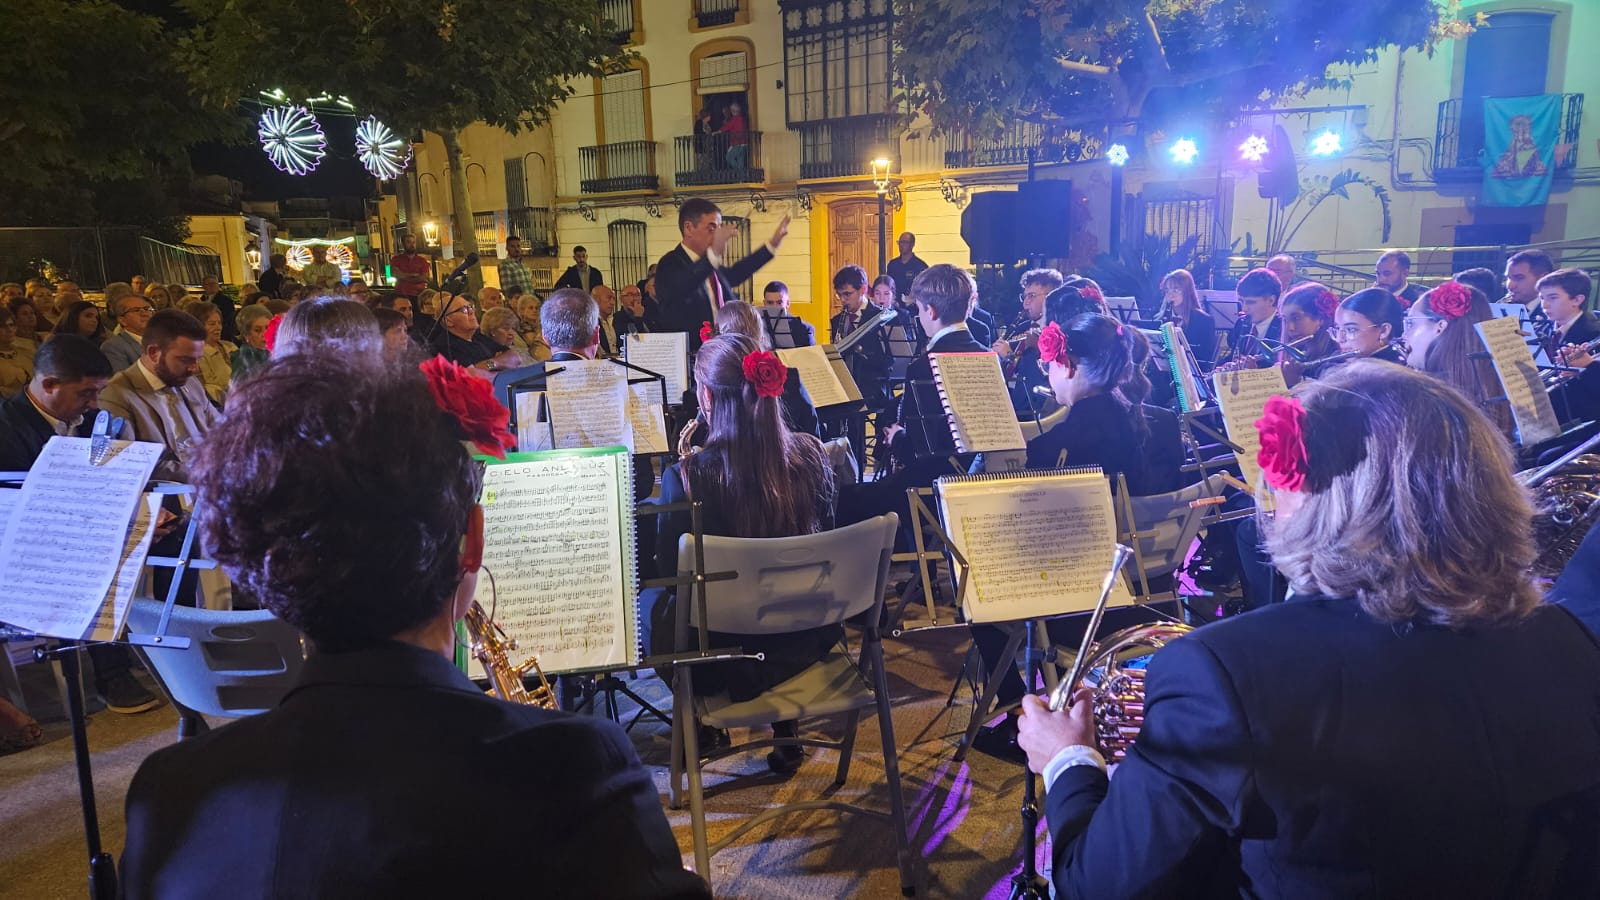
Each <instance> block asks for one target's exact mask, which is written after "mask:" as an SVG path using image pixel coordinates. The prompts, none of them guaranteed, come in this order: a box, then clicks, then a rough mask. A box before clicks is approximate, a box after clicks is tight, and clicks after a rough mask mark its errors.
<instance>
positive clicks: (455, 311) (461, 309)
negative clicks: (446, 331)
mask: <svg viewBox="0 0 1600 900" xmlns="http://www.w3.org/2000/svg"><path fill="white" fill-rule="evenodd" d="M470 312H472V307H470V306H466V305H462V306H458V307H456V308H455V309H452V310H450V311H449V312H447V313H445V314H444V317H445V318H446V319H448V318H450V317H451V316H454V315H460V314H461V313H470Z"/></svg>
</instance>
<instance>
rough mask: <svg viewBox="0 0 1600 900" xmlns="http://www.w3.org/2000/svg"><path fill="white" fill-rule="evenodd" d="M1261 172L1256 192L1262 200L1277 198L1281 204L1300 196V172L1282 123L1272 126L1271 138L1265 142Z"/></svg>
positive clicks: (1292, 147)
mask: <svg viewBox="0 0 1600 900" xmlns="http://www.w3.org/2000/svg"><path fill="white" fill-rule="evenodd" d="M1261 162H1262V166H1261V174H1260V175H1258V176H1257V179H1258V181H1259V183H1258V184H1257V185H1256V193H1258V194H1260V195H1261V199H1263V200H1277V201H1279V202H1280V204H1281V205H1288V203H1289V201H1291V200H1293V199H1294V198H1296V197H1298V196H1300V173H1299V172H1298V171H1297V166H1298V164H1297V163H1296V162H1295V158H1294V145H1293V144H1291V143H1289V134H1288V132H1286V131H1284V130H1283V126H1282V125H1274V126H1272V138H1271V140H1269V141H1268V142H1267V155H1266V156H1265V157H1264V158H1263V159H1262V161H1261Z"/></svg>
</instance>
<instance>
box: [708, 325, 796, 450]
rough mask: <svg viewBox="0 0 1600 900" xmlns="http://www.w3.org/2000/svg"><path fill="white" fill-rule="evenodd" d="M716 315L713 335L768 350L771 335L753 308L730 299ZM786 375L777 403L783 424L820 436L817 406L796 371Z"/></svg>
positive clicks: (769, 348) (770, 347)
mask: <svg viewBox="0 0 1600 900" xmlns="http://www.w3.org/2000/svg"><path fill="white" fill-rule="evenodd" d="M716 315H717V322H716V327H715V329H714V330H715V332H716V333H717V334H738V335H743V336H745V337H747V338H749V339H750V340H752V341H755V342H756V346H757V347H759V348H761V349H762V350H771V349H772V339H771V336H769V335H768V334H767V329H765V328H763V327H762V320H761V316H760V314H759V313H757V312H756V310H755V307H753V306H751V305H750V304H748V303H746V302H744V301H743V300H730V301H729V302H727V303H724V304H722V308H721V309H719V310H717V314H716ZM788 372H789V377H788V378H787V379H786V380H785V381H784V383H783V397H782V398H780V402H779V407H780V408H781V409H782V410H783V418H784V421H785V422H787V423H788V425H789V428H790V429H791V430H793V431H796V432H803V433H805V434H813V435H817V436H818V437H820V436H821V431H820V430H819V429H820V425H819V423H818V420H817V407H816V405H815V404H813V403H812V402H811V395H810V394H809V393H807V392H806V387H805V385H804V384H802V383H801V382H800V372H799V370H798V369H789V370H788Z"/></svg>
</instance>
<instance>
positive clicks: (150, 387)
mask: <svg viewBox="0 0 1600 900" xmlns="http://www.w3.org/2000/svg"><path fill="white" fill-rule="evenodd" d="M205 352H206V329H205V326H203V325H201V324H200V323H199V322H197V321H195V318H194V316H191V315H189V314H188V313H186V312H182V311H180V310H176V309H164V310H161V311H160V312H158V313H156V314H155V315H153V316H151V317H150V322H149V325H147V326H146V327H145V330H144V355H143V356H141V357H139V359H138V361H136V362H135V363H134V364H133V365H131V366H129V367H128V368H126V369H124V370H122V371H121V372H118V373H117V374H116V375H114V376H112V378H111V381H110V382H109V383H107V384H106V389H105V391H104V392H102V393H101V394H100V406H101V407H102V408H104V409H105V410H106V411H107V412H109V413H111V414H112V415H113V416H121V417H122V418H123V419H125V420H127V426H126V427H127V430H126V431H124V432H123V437H125V438H127V439H128V440H133V441H150V442H152V443H157V444H162V445H164V446H165V448H166V451H165V452H164V453H163V454H162V457H161V462H160V464H158V465H157V466H156V475H155V477H157V478H163V479H167V480H171V481H180V482H185V483H187V482H188V480H189V478H188V476H189V461H190V459H191V458H192V457H193V455H194V451H195V448H196V447H197V446H199V444H200V443H201V441H202V440H203V439H204V438H205V435H206V433H207V432H209V431H210V430H211V429H212V427H213V426H215V425H216V423H217V420H218V413H217V408H216V407H215V406H213V405H212V404H211V400H210V398H208V397H207V396H206V392H205V388H204V387H203V386H202V385H201V383H200V380H199V379H197V378H195V377H194V376H195V375H197V374H198V373H199V371H200V360H201V358H202V357H204V356H205Z"/></svg>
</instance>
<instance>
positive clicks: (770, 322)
mask: <svg viewBox="0 0 1600 900" xmlns="http://www.w3.org/2000/svg"><path fill="white" fill-rule="evenodd" d="M761 315H762V317H763V320H764V321H763V322H762V324H763V325H764V326H765V327H766V328H767V329H768V330H769V331H770V332H772V334H773V337H774V339H775V340H776V341H777V342H778V344H779V345H780V346H783V347H809V346H811V345H812V344H815V343H816V342H817V329H816V328H814V327H812V325H811V323H810V322H807V321H806V320H804V319H802V318H800V317H799V316H797V315H795V314H794V313H792V312H790V311H789V286H788V285H786V284H784V283H783V282H781V281H769V282H767V286H766V287H764V288H762V289H761ZM785 336H787V340H785V339H784V338H785Z"/></svg>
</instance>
